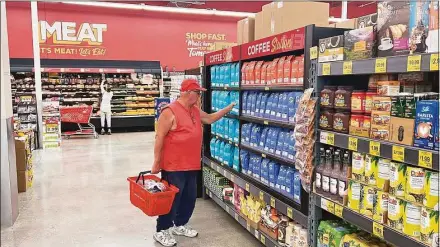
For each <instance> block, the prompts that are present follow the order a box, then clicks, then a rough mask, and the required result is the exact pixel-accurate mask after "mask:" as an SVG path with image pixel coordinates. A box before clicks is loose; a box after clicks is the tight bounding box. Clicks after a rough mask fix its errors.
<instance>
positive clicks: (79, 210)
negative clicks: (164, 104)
mask: <svg viewBox="0 0 440 247" xmlns="http://www.w3.org/2000/svg"><path fill="white" fill-rule="evenodd" d="M153 138H154V133H152V132H139V133H124V134H114V135H112V136H101V137H100V138H99V139H97V140H94V139H71V140H65V141H63V144H62V149H61V150H57V151H55V150H53V151H36V152H35V155H34V156H35V160H34V164H35V165H34V167H35V168H34V169H35V171H34V173H35V182H34V186H33V188H31V190H30V191H28V192H26V193H20V195H19V200H20V202H19V203H20V215H19V217H18V219H17V221H16V222H15V224H14V226H13V227H10V228H6V229H2V230H1V247H34V246H35V247H51V246H54V247H59V246H63V247H70V246H75V247H79V246H87V247H88V246H91V247H101V246H102V247H104V246H105V247H113V246H127V247H136V246H139V247H141V246H142V247H150V246H159V245H158V244H157V243H154V240H153V239H152V234H153V232H154V231H155V222H156V219H155V218H150V217H147V216H145V215H144V214H143V213H142V212H141V211H140V210H138V209H137V208H135V207H134V206H132V205H131V204H130V201H129V198H128V182H127V181H126V178H127V177H128V176H133V175H135V174H136V173H137V172H139V171H141V170H146V169H149V168H150V166H151V163H152V159H153ZM190 225H191V226H193V227H194V228H195V229H197V230H198V231H199V237H197V238H195V239H188V238H184V237H179V238H178V246H181V247H198V246H200V247H201V246H206V247H215V246H228V247H234V246H237V247H254V246H260V244H259V242H258V241H257V240H256V239H255V238H254V237H253V236H252V235H251V234H249V233H248V232H247V231H246V229H244V228H242V227H241V226H240V225H239V224H238V223H236V222H235V220H234V219H233V218H231V217H230V216H228V215H227V214H226V212H224V211H223V210H222V209H221V208H220V207H218V206H217V205H216V204H215V203H214V202H212V201H211V200H203V199H199V200H198V201H197V206H196V210H195V213H194V215H193V217H192V219H191V221H190Z"/></svg>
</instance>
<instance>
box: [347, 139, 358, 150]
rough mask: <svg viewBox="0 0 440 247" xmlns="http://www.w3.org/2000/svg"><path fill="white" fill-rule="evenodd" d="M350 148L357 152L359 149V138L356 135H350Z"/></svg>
mask: <svg viewBox="0 0 440 247" xmlns="http://www.w3.org/2000/svg"><path fill="white" fill-rule="evenodd" d="M348 149H350V150H352V151H356V152H357V150H358V139H357V138H356V137H348Z"/></svg>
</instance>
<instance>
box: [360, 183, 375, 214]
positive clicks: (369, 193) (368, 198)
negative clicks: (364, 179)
mask: <svg viewBox="0 0 440 247" xmlns="http://www.w3.org/2000/svg"><path fill="white" fill-rule="evenodd" d="M374 196H375V191H374V188H373V187H370V186H368V185H364V184H361V199H360V202H361V203H360V208H359V213H361V214H362V215H365V216H366V217H368V218H372V217H373V207H374Z"/></svg>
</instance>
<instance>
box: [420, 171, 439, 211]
mask: <svg viewBox="0 0 440 247" xmlns="http://www.w3.org/2000/svg"><path fill="white" fill-rule="evenodd" d="M423 206H425V207H428V208H431V209H434V210H437V211H439V176H438V172H433V171H428V170H427V171H425V196H424V197H423Z"/></svg>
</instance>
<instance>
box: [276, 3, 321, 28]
mask: <svg viewBox="0 0 440 247" xmlns="http://www.w3.org/2000/svg"><path fill="white" fill-rule="evenodd" d="M276 7H277V10H276V13H278V14H279V15H281V20H280V22H281V23H279V25H280V26H281V28H280V32H281V33H282V32H287V31H290V30H294V29H297V28H300V27H304V26H307V25H311V24H315V25H316V26H319V27H327V26H328V24H329V23H328V18H329V4H328V3H323V2H280V3H277V4H276ZM308 10H310V11H308Z"/></svg>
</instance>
